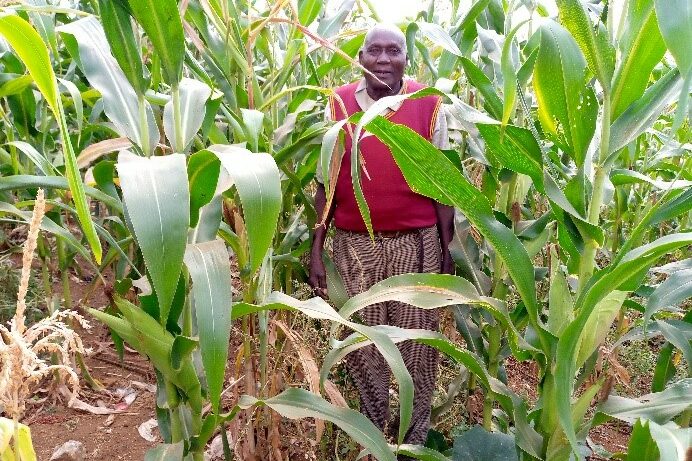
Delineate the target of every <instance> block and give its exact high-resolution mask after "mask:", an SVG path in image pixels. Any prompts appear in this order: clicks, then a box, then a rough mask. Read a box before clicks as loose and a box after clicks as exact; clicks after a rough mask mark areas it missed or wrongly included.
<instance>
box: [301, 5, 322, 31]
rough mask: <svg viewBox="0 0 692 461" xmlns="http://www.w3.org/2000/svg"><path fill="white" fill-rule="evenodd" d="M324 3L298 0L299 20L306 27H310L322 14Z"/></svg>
mask: <svg viewBox="0 0 692 461" xmlns="http://www.w3.org/2000/svg"><path fill="white" fill-rule="evenodd" d="M323 7H324V2H322V1H317V0H298V20H299V21H300V23H301V24H302V25H304V26H306V27H307V26H309V25H310V24H312V22H313V21H314V20H315V19H317V16H319V15H320V13H321V12H322V8H323Z"/></svg>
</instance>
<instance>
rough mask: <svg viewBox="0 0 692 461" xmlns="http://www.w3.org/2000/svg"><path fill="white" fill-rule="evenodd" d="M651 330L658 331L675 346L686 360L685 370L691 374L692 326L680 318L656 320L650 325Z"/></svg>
mask: <svg viewBox="0 0 692 461" xmlns="http://www.w3.org/2000/svg"><path fill="white" fill-rule="evenodd" d="M651 330H652V331H656V330H658V331H660V332H661V334H662V335H663V337H664V338H666V339H667V340H668V342H669V343H671V344H672V345H673V346H675V347H677V348H678V349H679V350H680V351H681V352H682V356H683V357H684V358H685V362H687V372H688V373H689V374H690V375H692V365H690V363H692V343H690V341H692V326H690V324H689V323H688V322H684V321H681V320H668V321H663V320H658V321H656V322H653V324H652V325H651Z"/></svg>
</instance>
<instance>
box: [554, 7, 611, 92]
mask: <svg viewBox="0 0 692 461" xmlns="http://www.w3.org/2000/svg"><path fill="white" fill-rule="evenodd" d="M557 6H558V8H559V10H560V22H561V23H562V25H563V26H565V27H566V28H567V30H569V32H570V33H571V34H572V36H573V37H574V39H575V40H576V41H577V43H578V44H579V48H581V51H582V53H584V56H585V57H586V62H587V63H588V64H589V68H590V69H591V72H593V74H594V75H595V76H596V78H597V79H598V81H599V82H600V83H601V86H602V87H603V88H604V89H605V90H606V91H609V90H610V82H611V80H612V78H613V72H614V70H615V48H614V47H613V45H611V44H610V40H609V39H608V31H606V29H605V27H603V24H601V23H600V22H599V23H598V24H596V25H595V26H594V25H593V24H592V22H591V19H589V14H588V13H587V11H586V9H585V8H584V5H583V3H581V2H580V1H579V0H557Z"/></svg>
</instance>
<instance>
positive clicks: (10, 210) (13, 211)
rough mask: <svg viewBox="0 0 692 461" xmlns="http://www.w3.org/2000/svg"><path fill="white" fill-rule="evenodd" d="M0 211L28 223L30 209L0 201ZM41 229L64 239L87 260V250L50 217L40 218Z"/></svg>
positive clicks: (29, 220)
mask: <svg viewBox="0 0 692 461" xmlns="http://www.w3.org/2000/svg"><path fill="white" fill-rule="evenodd" d="M0 213H5V214H10V215H13V216H17V217H19V218H21V219H22V221H23V222H25V223H27V224H29V223H30V222H31V215H32V213H31V211H22V210H20V209H19V208H17V207H16V206H14V205H12V204H11V203H7V202H0ZM41 230H43V231H45V232H49V233H51V234H53V235H55V236H56V237H59V238H61V239H62V240H64V241H65V242H66V243H67V244H68V245H69V246H70V247H71V248H73V249H74V250H75V251H76V252H77V253H78V254H80V255H81V256H82V257H83V258H85V259H86V260H89V259H90V258H89V252H87V251H86V249H85V248H84V247H83V246H82V244H81V243H79V240H77V238H76V237H75V236H74V235H72V233H70V231H68V230H67V229H65V228H64V227H62V226H60V225H58V224H56V223H55V221H53V220H52V219H50V218H48V217H44V218H43V220H41Z"/></svg>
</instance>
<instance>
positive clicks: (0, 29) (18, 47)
mask: <svg viewBox="0 0 692 461" xmlns="http://www.w3.org/2000/svg"><path fill="white" fill-rule="evenodd" d="M0 34H2V35H3V36H4V37H5V39H6V40H7V41H8V42H9V44H10V45H11V46H12V48H13V49H14V51H15V52H16V53H17V55H18V56H19V58H20V59H21V60H22V62H23V63H24V65H25V66H26V68H27V70H28V71H29V74H30V75H31V77H32V78H33V79H34V82H35V83H36V86H37V87H38V89H39V90H40V91H41V93H42V94H43V97H44V98H45V99H46V102H47V103H48V105H49V106H50V108H51V111H52V112H53V115H54V116H55V118H56V120H57V121H58V126H59V127H60V134H61V137H62V149H63V155H64V159H65V172H66V176H67V183H68V184H69V187H70V192H72V200H74V203H75V208H76V209H77V216H78V217H79V223H80V224H81V226H82V231H83V232H84V235H85V237H86V239H87V241H88V242H89V246H90V247H91V251H92V252H93V253H94V259H96V262H97V263H98V264H100V263H101V256H102V252H103V250H102V249H101V242H100V241H99V238H98V235H97V234H96V229H95V228H94V223H93V221H92V220H91V215H90V213H89V204H88V203H87V200H86V195H85V194H84V184H83V182H82V177H81V175H80V174H79V169H78V168H77V158H76V156H75V152H74V148H73V147H72V142H71V141H70V134H69V131H68V129H67V123H66V121H65V113H64V111H63V108H62V102H61V101H60V98H59V95H58V85H57V81H56V79H55V73H54V72H53V67H52V65H51V62H50V57H49V56H48V49H47V48H46V45H45V44H44V43H43V41H42V40H41V37H40V36H39V34H38V32H36V30H35V29H34V28H33V27H31V25H30V24H29V23H28V22H26V21H25V20H24V19H22V18H20V17H19V16H15V15H12V14H7V15H4V16H0Z"/></svg>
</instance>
